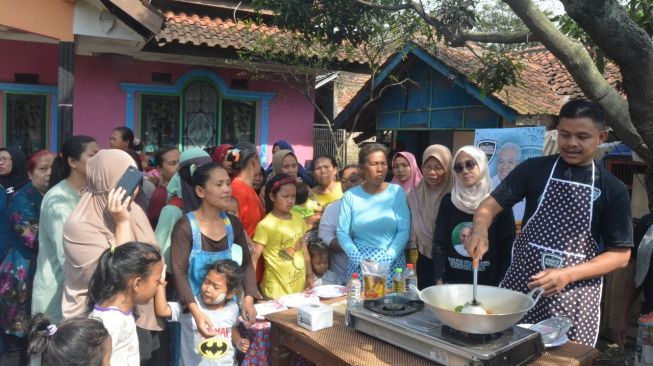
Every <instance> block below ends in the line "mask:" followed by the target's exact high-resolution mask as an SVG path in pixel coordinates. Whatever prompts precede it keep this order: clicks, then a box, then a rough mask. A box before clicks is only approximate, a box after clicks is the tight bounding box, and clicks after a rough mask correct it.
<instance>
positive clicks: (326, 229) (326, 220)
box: [316, 199, 349, 286]
mask: <svg viewBox="0 0 653 366" xmlns="http://www.w3.org/2000/svg"><path fill="white" fill-rule="evenodd" d="M341 204H342V199H338V200H336V201H333V202H331V204H330V205H328V206H327V207H326V209H324V212H323V213H322V218H321V219H320V228H319V229H318V230H319V232H318V237H319V238H320V239H322V241H323V242H324V244H326V245H327V246H330V245H331V241H333V239H336V230H337V229H338V216H339V215H340V206H341ZM348 266H349V258H348V257H347V254H345V253H341V252H335V251H333V250H329V269H330V270H332V271H333V272H335V274H336V276H338V280H339V283H336V285H344V284H346V283H347V280H348V278H347V269H348V268H347V267H348ZM316 286H317V285H316Z"/></svg>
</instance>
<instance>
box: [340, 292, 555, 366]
mask: <svg viewBox="0 0 653 366" xmlns="http://www.w3.org/2000/svg"><path fill="white" fill-rule="evenodd" d="M371 305H372V306H371ZM374 305H379V306H378V309H377V308H375V306H374ZM411 305H412V304H408V306H411ZM399 307H400V306H399ZM383 308H385V311H384V309H383ZM387 308H388V306H387V302H386V303H385V305H384V303H383V302H376V303H375V304H370V303H367V304H366V306H365V307H363V306H362V305H361V306H357V307H355V308H353V309H349V310H348V315H349V325H350V326H351V327H353V328H354V329H356V330H358V331H360V332H363V333H366V334H368V335H370V336H372V337H375V338H378V339H380V340H383V341H385V342H388V343H390V344H392V345H396V346H399V347H401V348H403V349H405V350H407V351H409V352H412V353H415V354H417V355H420V356H422V357H425V358H427V359H429V360H432V361H435V362H437V363H440V364H442V365H492V366H494V365H505V366H514V365H521V364H524V363H526V362H528V361H531V360H533V359H535V358H536V357H538V356H540V355H541V354H542V353H543V352H544V344H543V343H542V338H541V336H540V334H539V333H538V332H535V331H532V330H529V329H524V328H521V327H517V326H513V327H512V328H510V329H507V330H505V331H503V332H500V333H495V334H470V333H464V332H460V331H457V330H455V329H452V328H450V327H448V326H446V325H444V324H442V323H441V322H440V321H439V320H438V319H437V318H436V317H435V315H433V313H431V312H430V311H429V310H428V309H424V308H421V307H418V308H419V309H415V310H416V311H415V312H413V313H412V314H408V315H403V316H393V315H388V314H391V312H390V313H389V312H388V311H387ZM383 313H385V315H384V314H383ZM404 313H405V312H404Z"/></svg>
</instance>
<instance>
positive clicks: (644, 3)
mask: <svg viewBox="0 0 653 366" xmlns="http://www.w3.org/2000/svg"><path fill="white" fill-rule="evenodd" d="M626 10H627V11H628V15H629V16H630V17H631V18H632V19H633V20H635V22H637V24H638V25H639V26H640V27H642V28H643V29H644V30H645V31H646V33H648V35H649V36H653V1H651V0H630V1H629V2H628V3H627V4H626Z"/></svg>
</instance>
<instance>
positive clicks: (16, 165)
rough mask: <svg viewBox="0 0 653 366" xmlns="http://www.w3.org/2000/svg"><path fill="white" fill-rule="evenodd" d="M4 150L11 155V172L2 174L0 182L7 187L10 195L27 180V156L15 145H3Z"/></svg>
mask: <svg viewBox="0 0 653 366" xmlns="http://www.w3.org/2000/svg"><path fill="white" fill-rule="evenodd" d="M1 150H4V151H6V152H8V153H9V155H11V164H12V165H11V172H10V173H9V174H8V175H5V176H0V184H1V185H2V186H3V187H4V188H5V190H6V191H7V194H8V195H10V196H11V195H12V194H13V193H14V192H16V191H17V190H19V189H20V188H21V187H22V186H24V185H25V184H26V183H27V182H29V177H28V176H27V157H26V156H25V154H24V153H23V152H22V151H20V150H18V149H16V148H13V147H3V148H1V149H0V151H1Z"/></svg>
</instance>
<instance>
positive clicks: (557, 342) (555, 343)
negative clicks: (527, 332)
mask: <svg viewBox="0 0 653 366" xmlns="http://www.w3.org/2000/svg"><path fill="white" fill-rule="evenodd" d="M517 326H518V327H522V328H526V329H529V328H530V327H532V326H533V324H530V323H523V324H517ZM531 330H533V329H531ZM567 342H569V338H568V337H567V335H566V334H563V335H561V336H560V337H558V338H556V339H554V340H553V341H551V343H544V347H546V348H551V347H560V346H562V345H563V344H565V343H567Z"/></svg>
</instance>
